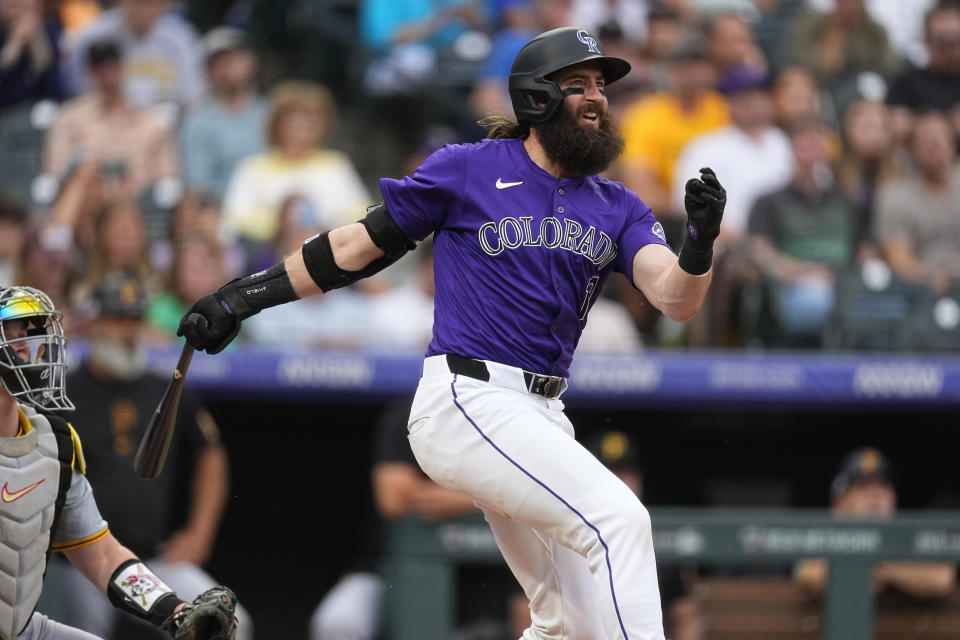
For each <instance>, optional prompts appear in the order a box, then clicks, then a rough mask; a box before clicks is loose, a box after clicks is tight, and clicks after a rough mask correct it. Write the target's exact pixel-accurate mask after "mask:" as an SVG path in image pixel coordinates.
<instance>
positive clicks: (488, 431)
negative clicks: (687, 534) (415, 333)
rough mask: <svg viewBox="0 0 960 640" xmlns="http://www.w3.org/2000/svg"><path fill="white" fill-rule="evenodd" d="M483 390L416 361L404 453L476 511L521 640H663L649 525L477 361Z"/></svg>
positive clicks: (527, 402) (507, 370) (574, 446)
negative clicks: (502, 567) (494, 547)
mask: <svg viewBox="0 0 960 640" xmlns="http://www.w3.org/2000/svg"><path fill="white" fill-rule="evenodd" d="M486 365H487V370H488V371H489V374H490V380H489V382H484V381H481V380H477V379H473V378H469V377H466V376H464V375H458V374H454V373H451V372H450V369H449V367H448V365H447V361H446V358H445V357H444V356H432V357H428V358H426V360H425V361H424V370H423V377H422V378H421V380H420V384H419V387H418V389H417V394H416V397H415V399H414V403H413V408H412V410H411V414H410V422H409V438H410V446H411V448H412V449H413V453H414V455H415V456H416V458H417V461H418V462H419V464H420V466H421V467H422V468H423V470H424V472H426V473H427V475H429V476H430V477H431V478H432V479H433V480H434V481H435V482H437V483H438V484H440V485H442V486H444V487H447V488H450V489H453V490H456V491H462V492H464V493H466V494H468V495H470V496H471V497H473V498H474V500H475V501H476V502H477V504H478V505H479V506H480V508H481V509H483V512H484V514H485V516H486V519H487V522H489V523H490V527H491V529H492V530H493V533H494V536H495V537H496V540H497V544H498V545H499V547H500V550H501V552H502V553H503V556H504V559H505V560H506V561H507V563H508V565H509V566H510V569H511V571H513V574H514V575H515V576H516V578H517V580H518V581H519V582H520V585H521V587H522V588H523V590H524V592H525V593H526V595H527V597H528V598H529V599H530V608H531V619H532V625H531V627H530V628H528V629H527V630H526V631H525V632H524V634H523V640H546V639H548V638H549V639H550V640H555V639H557V638H563V639H564V640H597V639H598V638H607V639H609V640H615V639H616V640H664V632H663V621H662V614H661V609H660V593H659V588H658V586H657V572H656V563H655V560H654V552H653V540H652V534H651V527H650V516H649V514H648V513H647V510H646V508H645V507H644V506H643V505H642V504H641V503H640V501H639V499H638V498H637V497H636V496H635V495H634V494H633V492H631V491H630V489H629V488H628V487H627V486H626V485H625V484H624V483H623V482H622V481H620V480H619V479H618V478H617V477H616V476H615V475H614V474H613V473H612V472H611V471H609V470H608V469H607V468H606V467H605V466H604V465H603V464H602V463H601V462H600V461H599V460H597V459H596V458H595V457H594V456H593V455H592V454H591V453H590V452H589V451H587V450H586V449H585V448H584V447H583V446H582V445H580V444H579V443H578V442H577V441H576V440H575V439H574V432H573V426H572V425H571V423H570V420H569V419H568V418H567V417H566V415H564V413H563V402H562V401H560V400H559V399H553V400H549V399H546V398H544V397H542V396H538V395H535V394H532V393H530V392H528V391H527V390H526V384H525V382H524V377H523V371H522V370H521V369H518V368H516V367H509V366H506V365H502V364H499V363H494V362H487V363H486Z"/></svg>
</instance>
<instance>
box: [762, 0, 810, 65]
mask: <svg viewBox="0 0 960 640" xmlns="http://www.w3.org/2000/svg"><path fill="white" fill-rule="evenodd" d="M808 4H809V3H808V0H754V5H755V7H756V10H757V12H758V15H757V17H756V20H752V22H753V30H754V34H755V36H756V41H757V46H759V47H760V50H761V51H763V54H764V57H766V59H767V61H768V62H769V63H770V66H771V67H772V68H774V69H777V68H779V67H781V66H782V65H783V62H784V61H783V60H782V56H783V54H784V53H785V52H784V51H783V49H784V46H783V43H784V41H785V39H786V38H785V35H786V33H787V32H788V29H789V28H790V24H791V23H792V22H793V21H794V20H795V19H796V15H797V13H798V12H800V11H808V10H809V8H808Z"/></svg>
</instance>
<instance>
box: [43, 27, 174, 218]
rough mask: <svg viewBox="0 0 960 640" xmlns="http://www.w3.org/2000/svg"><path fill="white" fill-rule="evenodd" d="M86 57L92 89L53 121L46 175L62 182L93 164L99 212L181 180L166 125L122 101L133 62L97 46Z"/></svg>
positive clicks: (114, 48) (111, 46) (107, 45)
mask: <svg viewBox="0 0 960 640" xmlns="http://www.w3.org/2000/svg"><path fill="white" fill-rule="evenodd" d="M85 52H86V54H87V64H88V67H89V69H90V77H91V80H92V86H91V89H90V91H89V92H87V93H85V94H83V95H81V96H79V97H77V98H74V99H72V100H70V101H69V102H67V103H66V104H65V105H64V106H63V108H62V109H61V110H60V113H59V114H58V115H57V117H56V119H55V120H54V122H53V125H52V126H51V128H50V131H49V133H48V134H47V145H46V149H45V151H44V159H43V168H44V172H45V173H47V174H49V175H51V176H53V177H54V178H55V179H56V180H57V181H58V182H62V181H63V180H64V179H65V178H67V177H68V176H70V175H72V174H73V172H74V171H75V170H76V169H77V168H78V166H79V165H81V164H84V163H91V164H92V166H91V169H94V168H95V169H96V172H95V173H98V174H99V181H98V184H97V185H95V186H96V187H97V189H98V191H99V196H98V197H99V199H100V200H99V202H98V203H97V206H99V205H100V204H103V203H105V202H106V201H109V200H115V199H135V198H138V197H139V196H140V195H141V194H142V193H143V192H144V191H145V190H147V189H149V188H151V187H152V186H154V185H155V184H156V183H157V182H158V181H159V180H161V179H162V178H166V177H170V176H176V175H178V174H179V172H180V164H179V161H178V158H177V149H176V142H175V140H174V137H173V133H172V131H171V129H170V127H169V126H168V125H167V123H166V122H165V121H164V120H163V119H161V118H158V117H157V116H156V115H155V114H153V113H151V112H150V111H148V110H145V109H143V108H140V107H137V106H135V105H133V104H131V103H130V102H129V101H128V100H127V98H126V97H125V96H124V94H123V82H124V73H125V69H127V68H129V66H130V64H129V62H130V61H129V60H126V61H125V60H124V58H123V56H122V54H121V52H120V48H119V47H118V45H117V44H116V43H114V42H111V41H100V42H95V43H92V44H91V45H90V46H89V47H87V48H86V49H85ZM88 186H94V185H88ZM84 191H85V190H84ZM90 196H91V194H90V193H89V192H86V191H85V194H84V196H83V197H81V198H80V202H82V203H86V204H89V203H90V200H91V197H90Z"/></svg>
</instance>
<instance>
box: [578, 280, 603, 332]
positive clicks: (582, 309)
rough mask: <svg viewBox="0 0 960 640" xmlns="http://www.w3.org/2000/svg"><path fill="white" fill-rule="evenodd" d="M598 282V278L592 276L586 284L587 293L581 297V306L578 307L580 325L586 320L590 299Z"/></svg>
mask: <svg viewBox="0 0 960 640" xmlns="http://www.w3.org/2000/svg"><path fill="white" fill-rule="evenodd" d="M598 282H600V276H593V277H592V278H590V281H589V282H588V283H587V293H586V295H584V296H583V304H581V305H580V322H581V324H582V323H583V321H584V320H586V319H587V311H589V310H590V298H592V297H593V290H594V289H596V288H597V283H598Z"/></svg>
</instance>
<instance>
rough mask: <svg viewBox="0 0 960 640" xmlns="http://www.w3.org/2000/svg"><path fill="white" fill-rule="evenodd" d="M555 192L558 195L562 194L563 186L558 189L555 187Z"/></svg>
mask: <svg viewBox="0 0 960 640" xmlns="http://www.w3.org/2000/svg"><path fill="white" fill-rule="evenodd" d="M557 193H559V194H560V195H563V187H560V188H559V189H557Z"/></svg>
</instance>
